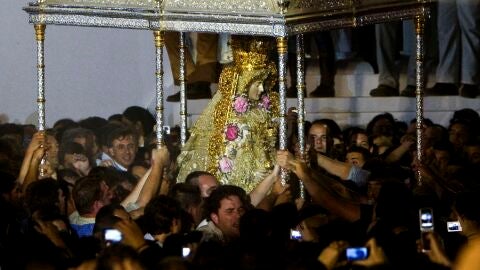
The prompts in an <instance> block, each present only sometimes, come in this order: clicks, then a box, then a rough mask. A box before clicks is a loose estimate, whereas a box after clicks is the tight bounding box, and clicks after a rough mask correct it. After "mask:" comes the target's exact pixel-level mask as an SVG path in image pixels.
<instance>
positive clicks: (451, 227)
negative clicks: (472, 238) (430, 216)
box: [447, 220, 462, 232]
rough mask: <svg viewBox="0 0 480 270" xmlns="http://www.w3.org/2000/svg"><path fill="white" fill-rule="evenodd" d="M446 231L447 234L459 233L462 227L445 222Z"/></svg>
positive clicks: (453, 222) (455, 222) (454, 222)
mask: <svg viewBox="0 0 480 270" xmlns="http://www.w3.org/2000/svg"><path fill="white" fill-rule="evenodd" d="M447 231H448V232H461V231H462V225H460V222H459V221H458V220H457V221H447Z"/></svg>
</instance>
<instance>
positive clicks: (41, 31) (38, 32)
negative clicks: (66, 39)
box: [33, 24, 46, 41]
mask: <svg viewBox="0 0 480 270" xmlns="http://www.w3.org/2000/svg"><path fill="white" fill-rule="evenodd" d="M33 27H34V28H35V39H36V40H37V41H44V40H45V28H46V25H45V24H35V25H34V26H33Z"/></svg>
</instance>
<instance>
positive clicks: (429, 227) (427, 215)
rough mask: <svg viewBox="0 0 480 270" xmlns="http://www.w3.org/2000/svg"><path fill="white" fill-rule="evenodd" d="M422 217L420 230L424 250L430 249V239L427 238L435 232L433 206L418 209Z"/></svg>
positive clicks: (420, 217)
mask: <svg viewBox="0 0 480 270" xmlns="http://www.w3.org/2000/svg"><path fill="white" fill-rule="evenodd" d="M418 215H419V219H420V232H421V239H420V241H421V245H422V251H428V250H430V241H428V239H427V238H426V236H427V234H428V233H430V232H433V230H434V224H433V209H432V208H420V210H419V211H418Z"/></svg>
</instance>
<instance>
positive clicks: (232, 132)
mask: <svg viewBox="0 0 480 270" xmlns="http://www.w3.org/2000/svg"><path fill="white" fill-rule="evenodd" d="M238 132H239V129H238V127H237V125H236V124H228V125H227V128H226V130H225V138H227V140H229V141H234V140H236V139H237V138H238Z"/></svg>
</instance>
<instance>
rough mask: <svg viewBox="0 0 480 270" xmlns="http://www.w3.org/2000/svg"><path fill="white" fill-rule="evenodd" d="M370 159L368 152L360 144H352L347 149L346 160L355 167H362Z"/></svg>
mask: <svg viewBox="0 0 480 270" xmlns="http://www.w3.org/2000/svg"><path fill="white" fill-rule="evenodd" d="M368 159H370V152H368V150H367V149H365V148H364V147H361V146H352V147H350V148H349V149H348V150H347V158H346V162H347V163H350V164H351V165H354V166H357V167H363V165H364V164H365V162H367V160H368Z"/></svg>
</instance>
